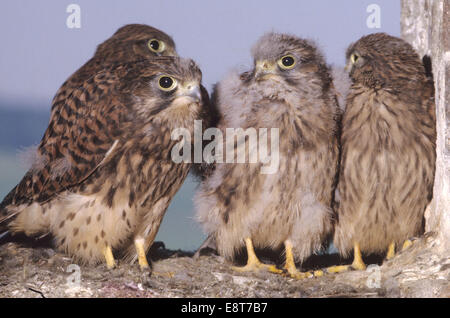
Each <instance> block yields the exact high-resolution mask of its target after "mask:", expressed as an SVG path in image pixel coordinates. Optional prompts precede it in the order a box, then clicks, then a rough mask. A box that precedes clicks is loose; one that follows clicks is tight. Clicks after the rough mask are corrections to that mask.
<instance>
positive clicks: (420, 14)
mask: <svg viewBox="0 0 450 318" xmlns="http://www.w3.org/2000/svg"><path fill="white" fill-rule="evenodd" d="M401 28H402V36H403V38H404V39H405V40H406V41H408V42H409V43H411V44H412V45H413V46H414V47H415V48H416V50H417V51H418V52H419V54H420V55H421V56H423V55H428V56H430V57H431V59H432V66H433V75H434V82H435V89H436V124H437V142H436V145H437V149H436V151H437V160H436V179H435V183H434V190H433V192H434V193H433V197H434V198H433V202H432V203H431V205H430V207H429V208H428V209H427V212H426V214H425V217H426V230H427V231H428V232H435V233H436V240H437V243H438V245H437V249H438V250H439V251H440V252H441V253H449V251H450V106H449V102H450V88H449V77H450V73H449V72H450V1H448V0H402V17H401Z"/></svg>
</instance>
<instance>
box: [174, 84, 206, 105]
mask: <svg viewBox="0 0 450 318" xmlns="http://www.w3.org/2000/svg"><path fill="white" fill-rule="evenodd" d="M178 91H179V97H190V98H192V99H193V100H194V101H195V102H196V103H199V102H200V101H201V100H202V92H201V90H200V84H199V83H198V82H189V83H186V84H184V85H181V86H180V87H179V89H178Z"/></svg>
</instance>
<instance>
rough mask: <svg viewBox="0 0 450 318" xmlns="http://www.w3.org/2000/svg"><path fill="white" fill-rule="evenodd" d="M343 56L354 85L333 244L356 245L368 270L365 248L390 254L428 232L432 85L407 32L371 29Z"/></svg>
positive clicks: (360, 265) (344, 248)
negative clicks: (425, 221)
mask: <svg viewBox="0 0 450 318" xmlns="http://www.w3.org/2000/svg"><path fill="white" fill-rule="evenodd" d="M346 57H347V62H348V64H347V70H348V71H349V75H350V78H351V80H352V85H351V88H350V91H349V93H348V96H347V99H346V109H345V113H344V115H343V121H342V138H341V145H342V160H341V161H342V162H341V167H340V175H339V184H338V191H339V196H340V202H339V204H338V207H337V212H338V222H337V224H336V228H335V235H334V244H335V246H336V247H337V248H338V250H339V251H340V253H341V254H343V255H348V254H349V253H350V252H351V251H352V249H354V261H353V265H352V266H353V267H354V268H356V269H364V268H365V264H364V262H363V260H362V257H361V252H364V253H367V254H372V253H381V252H385V251H386V250H388V253H387V258H391V257H392V256H393V255H394V252H395V247H396V246H399V245H400V244H402V243H403V242H404V241H405V240H408V238H410V237H413V236H417V235H419V234H420V233H422V231H423V216H424V211H425V208H426V206H427V204H428V203H429V202H430V200H431V197H432V189H433V179H434V170H435V156H436V153H435V138H436V129H435V118H434V97H433V96H434V88H433V83H432V80H430V79H428V78H427V76H426V72H425V68H424V66H423V64H422V62H421V60H420V58H419V56H418V54H417V53H416V52H415V51H414V49H413V48H412V46H411V45H409V44H408V43H407V42H405V41H403V40H402V39H399V38H396V37H393V36H389V35H387V34H384V33H376V34H370V35H367V36H364V37H362V38H361V39H360V40H358V41H357V42H356V43H354V44H352V45H350V47H349V48H348V50H347V54H346ZM406 242H407V243H408V241H406ZM340 269H342V268H338V270H340ZM343 269H346V267H344V268H343Z"/></svg>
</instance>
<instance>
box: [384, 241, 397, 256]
mask: <svg viewBox="0 0 450 318" xmlns="http://www.w3.org/2000/svg"><path fill="white" fill-rule="evenodd" d="M394 256H395V243H394V242H392V243H391V244H389V247H388V251H387V254H386V259H387V260H390V259H392V258H394Z"/></svg>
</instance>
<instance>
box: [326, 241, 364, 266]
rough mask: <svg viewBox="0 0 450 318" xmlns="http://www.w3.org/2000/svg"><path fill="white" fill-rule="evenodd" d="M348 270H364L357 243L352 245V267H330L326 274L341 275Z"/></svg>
mask: <svg viewBox="0 0 450 318" xmlns="http://www.w3.org/2000/svg"><path fill="white" fill-rule="evenodd" d="M350 268H353V269H356V270H365V269H366V264H364V261H363V259H362V255H361V249H360V248H359V243H355V244H354V245H353V263H352V265H338V266H331V267H328V268H327V272H328V273H341V272H346V271H348V270H349V269H350Z"/></svg>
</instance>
